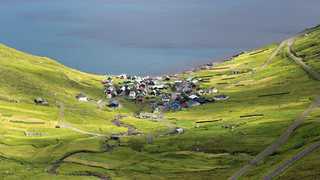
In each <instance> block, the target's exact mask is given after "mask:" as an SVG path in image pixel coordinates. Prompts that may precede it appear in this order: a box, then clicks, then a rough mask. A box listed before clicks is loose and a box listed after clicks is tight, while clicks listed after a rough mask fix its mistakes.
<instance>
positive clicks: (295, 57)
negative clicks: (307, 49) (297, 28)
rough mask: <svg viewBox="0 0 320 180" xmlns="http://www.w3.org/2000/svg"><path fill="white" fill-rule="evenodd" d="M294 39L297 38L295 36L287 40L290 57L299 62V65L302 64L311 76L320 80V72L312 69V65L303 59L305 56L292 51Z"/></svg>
mask: <svg viewBox="0 0 320 180" xmlns="http://www.w3.org/2000/svg"><path fill="white" fill-rule="evenodd" d="M294 40H295V37H293V38H290V39H289V40H287V41H286V42H287V45H288V49H287V53H288V55H289V57H290V58H291V59H293V60H294V61H295V63H297V64H298V65H299V66H301V67H302V69H303V70H304V71H306V72H307V73H308V75H309V76H310V77H311V78H313V79H315V80H318V81H320V73H319V72H317V71H315V70H314V69H312V67H310V66H309V65H307V64H306V63H305V62H304V61H303V58H301V57H297V56H296V55H295V53H294V52H293V51H292V45H293V44H294Z"/></svg>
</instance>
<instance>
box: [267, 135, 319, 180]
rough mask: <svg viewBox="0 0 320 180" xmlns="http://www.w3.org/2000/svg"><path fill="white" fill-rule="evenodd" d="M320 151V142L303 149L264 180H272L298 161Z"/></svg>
mask: <svg viewBox="0 0 320 180" xmlns="http://www.w3.org/2000/svg"><path fill="white" fill-rule="evenodd" d="M318 149H320V141H317V142H315V143H313V144H312V145H310V146H309V147H307V148H305V149H303V150H302V151H300V152H299V153H297V154H296V155H295V156H293V157H292V158H290V159H288V160H286V161H285V162H283V163H282V164H280V165H279V166H278V167H277V168H276V169H274V170H273V171H272V172H270V173H269V174H268V175H267V176H265V177H264V178H263V179H264V180H271V179H272V178H274V177H276V176H278V175H280V174H281V173H282V172H284V171H285V170H286V169H288V168H289V167H290V166H291V165H293V164H294V163H295V162H296V161H299V160H300V159H302V158H303V157H305V156H307V155H309V154H311V153H312V152H314V151H316V150H318Z"/></svg>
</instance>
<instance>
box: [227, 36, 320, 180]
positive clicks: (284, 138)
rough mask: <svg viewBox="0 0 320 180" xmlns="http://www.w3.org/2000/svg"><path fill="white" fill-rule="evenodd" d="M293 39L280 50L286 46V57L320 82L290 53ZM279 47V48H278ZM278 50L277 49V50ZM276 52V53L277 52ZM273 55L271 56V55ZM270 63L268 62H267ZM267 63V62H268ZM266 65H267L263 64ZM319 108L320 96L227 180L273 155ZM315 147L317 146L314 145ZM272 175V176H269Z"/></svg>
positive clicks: (311, 70)
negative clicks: (275, 138) (277, 136)
mask: <svg viewBox="0 0 320 180" xmlns="http://www.w3.org/2000/svg"><path fill="white" fill-rule="evenodd" d="M294 40H295V37H294V38H291V39H288V40H285V41H284V42H282V43H281V45H280V46H282V47H281V48H283V47H284V44H287V46H288V51H287V53H288V55H289V57H290V58H292V59H293V60H294V61H295V63H297V64H298V65H299V66H301V67H302V68H303V69H304V71H306V72H307V73H308V75H309V76H311V77H312V78H313V79H316V80H320V75H319V73H318V72H316V71H314V70H313V69H312V68H311V67H310V66H308V65H307V64H305V63H304V62H303V59H302V58H299V57H297V56H295V55H294V53H293V52H292V45H293V43H294ZM280 46H279V47H280ZM278 49H279V48H278ZM278 49H277V50H276V51H275V52H274V53H278V52H279V51H280V49H279V50H278ZM277 51H278V52H277ZM272 55H273V54H272ZM268 61H270V60H268ZM268 61H267V62H268ZM265 64H267V63H265ZM316 107H320V96H318V97H316V99H315V101H314V102H312V104H311V105H310V106H309V107H308V108H307V109H306V110H305V111H304V112H303V113H302V114H301V115H300V116H299V117H298V118H297V119H296V120H295V121H294V122H293V123H292V124H291V125H290V126H289V127H288V128H287V130H286V131H285V132H284V133H283V134H282V135H281V136H280V137H279V138H278V139H277V140H276V141H275V142H274V143H272V144H271V145H269V146H268V147H267V148H265V149H264V150H263V151H262V152H260V153H259V154H258V155H257V156H255V158H254V159H252V160H251V161H250V162H249V163H248V164H247V165H245V166H243V167H242V168H241V169H240V170H238V171H236V172H235V173H234V174H233V175H232V176H231V177H230V178H229V180H237V179H239V178H240V177H241V176H243V175H244V174H245V173H247V172H248V171H249V170H250V168H251V167H254V166H257V165H258V163H260V162H261V161H262V160H264V159H265V158H266V157H268V156H269V155H271V154H273V153H274V152H275V151H276V150H278V149H279V148H280V147H281V146H282V145H283V144H285V143H286V142H287V141H288V139H289V138H290V136H291V135H292V133H293V132H294V131H295V130H296V129H297V128H298V127H299V126H300V125H301V124H302V123H303V122H304V120H305V118H306V117H307V116H308V115H309V114H310V113H311V112H312V111H313V110H314V109H315V108H316ZM316 145H317V144H316ZM315 147H318V146H315ZM312 149H313V148H311V149H307V150H306V151H303V152H301V154H298V155H297V157H303V156H304V155H306V154H308V152H309V151H312ZM288 165H291V163H288ZM283 166H284V167H279V169H278V168H277V169H276V170H275V172H274V173H275V174H277V173H278V171H279V172H282V169H283V170H285V169H286V166H287V165H283ZM271 175H273V174H271Z"/></svg>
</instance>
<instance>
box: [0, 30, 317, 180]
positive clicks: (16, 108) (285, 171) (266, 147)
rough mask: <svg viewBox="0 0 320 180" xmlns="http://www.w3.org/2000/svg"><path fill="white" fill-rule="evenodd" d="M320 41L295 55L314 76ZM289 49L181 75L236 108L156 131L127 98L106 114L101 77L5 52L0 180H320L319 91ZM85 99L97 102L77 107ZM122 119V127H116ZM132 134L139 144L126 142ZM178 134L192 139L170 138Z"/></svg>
mask: <svg viewBox="0 0 320 180" xmlns="http://www.w3.org/2000/svg"><path fill="white" fill-rule="evenodd" d="M319 32H320V28H319V27H317V28H313V29H312V31H310V30H309V31H307V32H306V33H307V34H308V35H305V33H302V35H300V36H298V37H296V38H295V40H294V42H293V45H292V48H291V49H292V51H293V52H294V55H295V56H297V57H299V58H302V60H303V61H304V62H305V63H306V64H307V65H308V66H310V67H311V69H312V70H314V71H315V72H319V71H320V69H319V67H318V65H317V62H319V61H320V57H318V56H317V51H318V50H319V47H318V46H317V45H318V39H319V38H317V37H318V35H319ZM288 49H289V47H288V44H287V43H281V44H280V43H279V44H273V45H269V46H266V47H262V48H259V49H257V50H253V51H250V52H246V53H244V54H242V55H240V56H237V57H234V58H233V59H232V60H230V61H226V62H223V63H221V64H219V65H217V66H215V67H214V68H212V69H209V70H201V71H196V72H192V73H183V74H181V75H180V76H181V77H185V78H187V77H190V76H191V77H202V78H205V79H206V82H203V83H202V84H201V86H202V87H216V88H218V89H219V91H220V93H222V94H226V95H228V96H230V99H229V100H228V101H221V102H215V103H210V104H206V105H203V106H198V107H194V108H190V109H185V110H182V111H178V112H167V113H165V119H164V120H163V121H159V122H154V121H149V120H140V119H136V118H135V117H134V113H136V112H138V111H139V110H140V109H141V108H143V107H142V106H140V105H136V104H132V103H130V102H129V101H126V100H124V99H121V100H120V101H121V103H122V104H123V107H122V108H121V109H119V110H113V109H110V108H108V107H104V108H99V107H98V105H97V101H98V100H105V99H104V98H105V97H104V95H103V87H102V85H101V83H100V81H101V80H102V79H103V77H102V76H99V75H92V74H87V73H82V72H79V71H76V70H73V69H70V68H68V67H65V66H63V65H61V64H58V63H56V62H55V61H53V60H50V59H47V58H43V57H36V56H32V55H28V54H25V53H22V52H19V51H16V50H14V49H11V48H8V47H6V46H0V83H1V86H0V124H1V126H0V160H1V161H0V177H1V178H2V179H228V178H230V179H262V178H266V179H268V178H270V177H272V178H275V179H276V178H279V179H317V178H320V175H319V172H320V159H319V157H320V156H319V155H320V154H319V153H320V151H319V149H318V146H315V145H314V144H315V143H318V141H319V140H320V107H319V104H318V99H317V97H318V96H319V95H320V93H319V92H320V83H319V81H317V80H316V79H315V78H314V77H312V74H310V73H308V72H306V71H305V70H304V69H303V68H302V67H301V65H300V64H297V63H296V61H294V59H292V57H291V56H290V54H289V51H288ZM79 92H84V93H85V94H87V95H88V96H89V97H90V98H91V99H92V101H90V102H88V103H81V102H78V101H77V100H76V99H75V96H76V95H77V94H78V93H79ZM36 97H43V98H46V99H48V101H49V106H37V105H35V104H34V102H33V99H34V98H36ZM62 104H63V106H62ZM119 114H121V115H123V118H122V119H121V123H122V126H116V125H115V124H114V123H113V121H114V120H115V118H117V117H119V116H118V115H119ZM255 115H259V116H255ZM204 121H206V122H205V123H197V122H204ZM129 127H131V128H134V129H135V130H136V131H138V132H139V133H137V134H138V135H131V134H129V133H126V132H127V131H128V128H129ZM174 127H182V128H184V129H185V133H183V134H179V135H178V134H176V135H168V132H170V131H171V130H172V128H174ZM112 134H117V135H120V136H121V138H120V141H117V140H113V139H112V138H110V137H111V135H112ZM150 139H152V140H150ZM310 147H314V148H312V150H311V151H309V150H308V149H307V148H310ZM306 149H307V150H306ZM301 152H308V153H301ZM300 155H302V156H301V157H300V158H295V157H297V156H300ZM292 159H295V160H294V161H292ZM289 161H290V163H287V162H289ZM283 164H286V165H285V166H284V165H283ZM283 167H285V168H283ZM280 169H281V170H280ZM279 170H280V171H279ZM274 172H276V173H274Z"/></svg>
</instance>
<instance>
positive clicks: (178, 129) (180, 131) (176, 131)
mask: <svg viewBox="0 0 320 180" xmlns="http://www.w3.org/2000/svg"><path fill="white" fill-rule="evenodd" d="M175 133H176V134H183V133H184V129H183V128H176V129H175Z"/></svg>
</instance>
